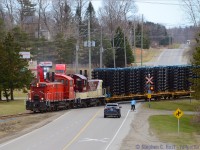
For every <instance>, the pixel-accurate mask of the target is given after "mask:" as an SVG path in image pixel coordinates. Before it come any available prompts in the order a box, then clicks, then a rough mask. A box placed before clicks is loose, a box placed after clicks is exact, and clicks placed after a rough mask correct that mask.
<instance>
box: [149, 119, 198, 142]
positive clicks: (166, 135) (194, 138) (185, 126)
mask: <svg viewBox="0 0 200 150" xmlns="http://www.w3.org/2000/svg"><path fill="white" fill-rule="evenodd" d="M193 117H194V116H191V115H183V116H182V117H181V118H180V120H179V121H180V131H179V134H178V119H177V118H176V117H174V116H173V115H154V116H150V118H149V123H150V129H151V130H152V131H153V133H154V134H155V135H156V136H157V137H158V138H159V139H160V140H161V141H162V142H166V143H174V144H177V145H186V144H190V145H191V144H199V143H200V126H199V124H197V123H194V121H193V120H194V119H193Z"/></svg>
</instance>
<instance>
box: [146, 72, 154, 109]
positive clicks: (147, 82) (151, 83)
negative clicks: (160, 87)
mask: <svg viewBox="0 0 200 150" xmlns="http://www.w3.org/2000/svg"><path fill="white" fill-rule="evenodd" d="M145 79H146V80H147V81H146V84H147V86H148V91H147V93H148V94H147V98H148V99H149V108H150V100H151V94H152V91H154V86H153V81H152V80H153V77H151V75H150V74H148V76H147V77H145Z"/></svg>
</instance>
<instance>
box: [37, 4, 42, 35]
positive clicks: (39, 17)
mask: <svg viewBox="0 0 200 150" xmlns="http://www.w3.org/2000/svg"><path fill="white" fill-rule="evenodd" d="M41 5H42V0H40V1H39V16H38V39H39V38H40V19H41V14H40V9H41Z"/></svg>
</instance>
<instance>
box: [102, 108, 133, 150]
mask: <svg viewBox="0 0 200 150" xmlns="http://www.w3.org/2000/svg"><path fill="white" fill-rule="evenodd" d="M129 113H130V110H129V111H128V112H127V114H126V117H125V119H124V121H123V122H122V124H121V126H120V127H119V129H118V130H117V132H116V133H115V135H114V137H113V138H112V140H111V141H110V143H109V144H108V146H107V147H106V149H105V150H107V149H108V148H109V147H110V145H111V144H112V142H113V141H114V140H115V138H116V136H117V134H118V133H119V131H120V129H121V128H122V126H123V125H124V123H125V121H126V119H127V117H128V115H129Z"/></svg>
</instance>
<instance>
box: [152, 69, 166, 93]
mask: <svg viewBox="0 0 200 150" xmlns="http://www.w3.org/2000/svg"><path fill="white" fill-rule="evenodd" d="M153 77H154V86H155V87H154V91H155V92H167V91H168V67H162V66H159V67H155V68H154V75H153Z"/></svg>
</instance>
